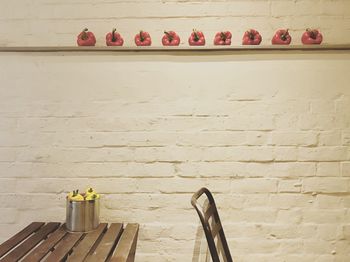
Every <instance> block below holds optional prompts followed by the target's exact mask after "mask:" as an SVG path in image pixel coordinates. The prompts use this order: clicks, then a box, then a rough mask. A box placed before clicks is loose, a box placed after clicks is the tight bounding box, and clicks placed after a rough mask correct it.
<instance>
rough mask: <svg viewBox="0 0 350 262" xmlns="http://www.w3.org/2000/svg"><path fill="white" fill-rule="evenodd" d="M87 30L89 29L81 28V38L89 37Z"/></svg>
mask: <svg viewBox="0 0 350 262" xmlns="http://www.w3.org/2000/svg"><path fill="white" fill-rule="evenodd" d="M87 31H89V29H87V28H85V29H84V30H83V32H82V33H83V34H82V35H81V39H82V40H86V39H88V38H89V37H88V35H87V33H86V32H87Z"/></svg>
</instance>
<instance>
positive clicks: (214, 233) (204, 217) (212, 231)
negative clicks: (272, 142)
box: [191, 187, 233, 262]
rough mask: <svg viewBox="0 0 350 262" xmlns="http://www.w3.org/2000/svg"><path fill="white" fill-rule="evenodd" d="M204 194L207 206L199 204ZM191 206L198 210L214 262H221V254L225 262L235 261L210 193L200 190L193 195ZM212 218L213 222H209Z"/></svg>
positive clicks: (203, 189) (204, 189)
mask: <svg viewBox="0 0 350 262" xmlns="http://www.w3.org/2000/svg"><path fill="white" fill-rule="evenodd" d="M203 194H205V195H206V200H207V202H208V203H207V205H205V206H201V205H200V204H199V203H198V199H199V198H200V197H201V196H202V195H203ZM191 204H192V206H193V207H194V208H195V209H196V211H197V213H198V216H199V219H200V221H201V223H202V226H203V229H204V233H205V236H206V238H207V242H208V246H209V250H210V254H211V257H212V260H213V262H220V258H219V257H220V254H221V255H222V257H223V261H225V262H232V261H233V260H232V257H231V253H230V250H229V248H228V245H227V241H226V237H225V234H224V229H223V228H222V225H221V221H220V217H219V213H218V211H217V209H216V205H215V201H214V198H213V196H212V194H211V193H210V191H209V190H208V189H207V188H204V187H203V188H201V189H200V190H198V191H197V192H196V193H194V194H193V196H192V199H191ZM210 218H211V222H209V220H210ZM216 237H218V239H217V240H218V241H217V243H215V238H216ZM220 244H221V245H220Z"/></svg>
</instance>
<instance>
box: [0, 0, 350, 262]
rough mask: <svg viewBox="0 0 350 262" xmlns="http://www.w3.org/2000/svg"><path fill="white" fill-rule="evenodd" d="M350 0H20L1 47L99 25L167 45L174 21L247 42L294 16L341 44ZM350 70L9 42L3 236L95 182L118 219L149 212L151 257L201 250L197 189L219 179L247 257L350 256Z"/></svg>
mask: <svg viewBox="0 0 350 262" xmlns="http://www.w3.org/2000/svg"><path fill="white" fill-rule="evenodd" d="M78 10H80V11H78ZM82 11H84V12H82ZM349 11H350V8H349V1H345V0H344V1H330V0H324V1H155V0H154V1H152V0H148V1H51V0H40V1H39V0H37V1H10V0H6V1H1V3H0V17H1V18H0V25H1V26H0V32H1V35H2V36H3V37H0V45H2V46H16V45H17V46H21V45H44V46H46V45H52V46H55V45H74V44H75V36H76V34H77V32H79V31H80V30H81V28H83V27H85V26H88V27H89V28H90V29H91V30H93V31H94V32H95V33H96V35H97V37H98V41H99V42H98V44H99V45H103V44H104V42H103V37H104V34H105V32H106V31H107V30H109V29H110V28H112V27H113V26H115V25H117V26H118V28H119V29H120V31H121V32H122V34H123V35H124V36H125V39H126V44H128V45H133V44H132V41H131V39H132V37H133V35H134V34H135V33H136V31H137V30H139V29H141V28H140V27H141V26H142V29H145V30H148V31H149V32H150V33H151V34H152V36H153V37H154V39H155V40H156V41H154V42H155V45H159V44H160V41H159V39H160V36H161V33H162V31H163V29H164V28H171V29H173V28H174V29H176V30H177V31H178V32H179V33H180V35H181V37H182V42H184V43H185V42H186V41H187V37H188V34H189V32H190V31H191V30H192V28H197V29H201V30H203V31H204V32H205V33H206V35H207V37H208V39H210V41H208V42H209V43H210V44H211V39H212V36H213V35H214V33H215V32H216V31H219V30H221V29H230V30H231V31H232V32H233V33H234V36H233V38H234V42H235V43H236V44H238V43H240V39H241V35H242V33H243V31H244V30H245V29H246V28H248V27H256V28H257V29H258V30H260V31H261V32H262V33H263V37H264V44H269V40H270V38H271V36H272V33H273V31H274V30H275V29H276V28H278V27H280V26H287V27H290V28H291V30H292V33H293V36H294V37H295V38H294V39H295V40H299V35H300V34H301V32H302V30H303V29H304V28H305V27H307V26H311V27H312V26H314V27H319V28H321V29H322V31H323V32H324V34H325V42H326V43H329V44H340V43H349V42H350V38H349V36H348V35H349V31H350V24H349V21H350V20H349V16H350V14H349ZM21 31H22V32H25V33H23V34H21ZM4 36H5V37H4ZM297 43H298V42H294V44H297ZM348 68H350V54H348V53H321V52H315V53H307V54H306V53H279V54H257V53H253V54H251V53H247V54H245V55H243V56H242V55H237V54H229V53H227V54H225V56H222V55H217V54H211V55H208V56H198V55H191V56H188V55H186V56H182V55H178V54H177V55H174V54H169V55H166V54H162V55H152V56H150V55H145V54H142V53H138V54H128V55H122V56H119V55H115V54H113V55H106V54H92V53H89V54H81V53H80V54H79V55H77V54H72V53H70V54H68V53H66V54H64V53H61V54H50V53H46V54H9V53H7V54H4V53H3V54H1V59H0V83H1V85H0V214H1V216H0V241H2V240H4V239H6V238H7V237H9V236H10V235H12V234H13V233H15V232H16V231H18V230H19V229H20V228H21V227H23V226H24V225H25V224H27V223H29V222H30V221H34V220H45V221H49V220H60V221H63V220H64V216H65V209H64V207H65V206H64V205H65V202H64V196H65V193H66V192H67V191H68V190H72V189H74V188H77V187H79V188H84V187H86V186H88V185H93V186H95V187H96V189H97V190H98V191H100V192H101V193H103V199H102V201H103V203H102V210H101V211H102V218H103V220H106V221H128V222H138V223H140V224H141V231H140V237H139V245H138V251H137V261H152V262H154V261H197V257H198V256H199V254H198V250H197V249H196V248H197V247H198V241H199V242H201V241H203V235H201V232H202V231H201V228H200V225H199V220H198V217H197V215H196V213H195V211H194V210H193V208H192V207H191V206H190V202H189V201H190V197H191V195H192V193H193V192H194V191H196V190H197V189H199V188H200V187H201V186H207V187H209V188H210V189H211V190H212V191H213V192H214V194H215V198H216V199H217V205H218V207H219V209H220V210H219V211H220V214H221V217H222V220H223V221H222V222H223V224H224V229H225V231H226V236H227V238H228V240H229V244H230V248H231V252H232V254H233V256H234V258H235V261H244V262H250V261H254V262H255V261H259V262H260V261H269V262H271V261H272V262H273V261H287V262H289V261H293V262H294V261H306V262H314V261H347V260H348V257H349V254H350V230H349V228H350V224H349V223H350V149H349V148H350V89H349V87H348V83H349V82H350V79H349V74H348ZM195 249H196V251H194V250H195ZM201 252H202V253H203V252H205V250H202V251H201ZM202 253H201V254H202Z"/></svg>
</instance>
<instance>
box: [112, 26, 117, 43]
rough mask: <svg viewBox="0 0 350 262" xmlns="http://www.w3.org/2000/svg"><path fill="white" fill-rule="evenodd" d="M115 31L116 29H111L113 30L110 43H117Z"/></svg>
mask: <svg viewBox="0 0 350 262" xmlns="http://www.w3.org/2000/svg"><path fill="white" fill-rule="evenodd" d="M115 31H117V29H115V28H113V30H112V42H115V41H117V38H116V37H115Z"/></svg>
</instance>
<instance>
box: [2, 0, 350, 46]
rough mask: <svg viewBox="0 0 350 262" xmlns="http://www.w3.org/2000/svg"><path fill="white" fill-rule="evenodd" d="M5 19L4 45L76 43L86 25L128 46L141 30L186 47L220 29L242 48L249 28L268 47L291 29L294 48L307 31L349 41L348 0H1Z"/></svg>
mask: <svg viewBox="0 0 350 262" xmlns="http://www.w3.org/2000/svg"><path fill="white" fill-rule="evenodd" d="M0 21H1V26H0V36H1V37H0V46H23V45H34V46H38V45H43V46H57V45H68V46H69V45H76V39H75V37H76V35H77V34H78V33H79V32H80V31H81V30H82V29H83V28H85V27H88V28H89V29H90V30H92V31H93V32H95V33H96V37H97V45H99V46H104V45H105V40H104V39H105V38H104V37H105V35H106V32H108V31H109V30H111V29H112V28H114V27H117V28H118V31H120V32H121V34H122V35H123V36H124V38H125V44H126V45H129V46H131V45H134V43H133V37H134V35H135V34H136V33H137V32H138V31H139V30H141V29H143V30H147V31H149V32H150V33H151V35H152V36H153V40H154V41H153V42H154V45H155V46H157V45H158V46H159V45H160V44H161V43H160V39H161V37H162V35H163V31H164V30H165V29H166V30H176V31H177V32H178V33H179V35H180V36H181V39H182V41H181V42H182V44H185V45H187V38H188V36H189V34H190V32H191V31H192V29H193V28H196V29H198V30H203V31H204V33H205V35H206V36H207V38H208V40H210V41H208V44H209V45H211V44H212V39H213V37H214V35H215V33H216V32H217V31H221V30H230V31H232V33H233V38H232V41H233V44H235V45H238V44H240V43H241V39H242V35H243V33H244V31H246V30H247V29H249V28H256V29H257V30H259V31H260V32H261V34H262V35H263V43H262V44H265V45H268V44H270V42H271V38H272V36H273V33H274V32H275V31H276V29H278V28H281V27H282V28H289V29H290V32H291V34H292V36H294V41H293V42H292V44H300V37H301V34H302V32H303V31H304V30H305V29H306V28H308V27H311V28H320V29H321V31H322V32H323V33H324V36H325V38H324V43H328V44H329V43H331V44H339V43H340V44H343V43H350V1H348V0H231V1H228V0H226V1H225V0H212V1H209V0H208V1H206V0H204V1H198V0H197V1H191V0H130V1H129V0H21V1H13V0H2V1H1V3H0Z"/></svg>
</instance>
